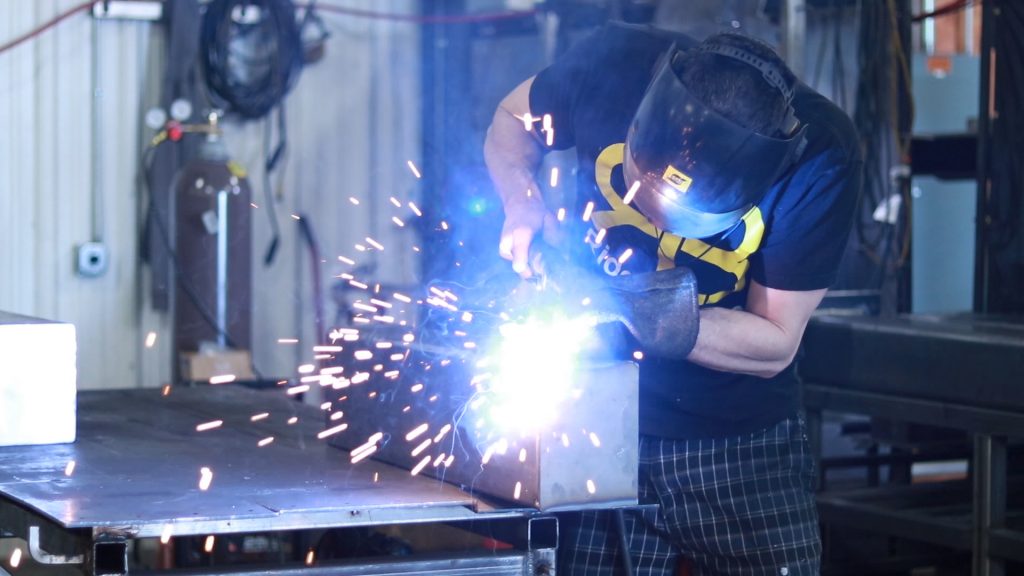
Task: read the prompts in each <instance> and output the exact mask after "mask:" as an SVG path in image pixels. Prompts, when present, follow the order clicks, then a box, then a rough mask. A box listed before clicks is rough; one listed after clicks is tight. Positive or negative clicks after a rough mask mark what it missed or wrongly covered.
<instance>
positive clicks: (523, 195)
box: [484, 79, 544, 206]
mask: <svg viewBox="0 0 1024 576" xmlns="http://www.w3.org/2000/svg"><path fill="white" fill-rule="evenodd" d="M531 84H532V79H531V80H527V81H526V82H523V83H522V84H520V85H519V86H518V87H517V88H516V89H515V90H513V91H512V92H511V93H510V94H509V95H508V96H506V97H505V99H504V100H502V102H501V104H500V105H499V106H498V109H497V110H496V111H495V113H494V118H493V119H492V121H491V127H490V128H489V129H488V130H487V139H486V140H485V141H484V162H485V163H486V164H487V170H488V172H490V175H491V179H492V180H493V181H494V187H495V190H496V191H497V193H498V196H499V197H500V198H501V202H502V204H503V205H504V206H508V205H509V204H510V203H514V202H540V203H543V201H542V198H541V195H540V190H539V189H537V188H538V187H537V186H536V184H535V179H534V175H535V174H536V173H537V170H538V168H539V167H540V163H541V160H542V159H543V156H544V154H543V150H542V149H541V147H540V145H539V143H538V142H537V140H536V138H535V137H534V136H533V134H532V133H531V132H529V131H527V130H526V127H525V125H524V124H523V121H522V117H523V116H524V115H525V114H528V113H529V111H530V108H529V90H530V85H531Z"/></svg>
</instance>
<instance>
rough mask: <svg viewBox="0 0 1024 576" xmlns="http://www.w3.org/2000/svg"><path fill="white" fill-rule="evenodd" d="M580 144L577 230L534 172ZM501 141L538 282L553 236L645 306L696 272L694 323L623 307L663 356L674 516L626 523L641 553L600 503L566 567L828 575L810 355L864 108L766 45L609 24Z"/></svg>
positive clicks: (643, 382)
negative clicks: (812, 443)
mask: <svg viewBox="0 0 1024 576" xmlns="http://www.w3.org/2000/svg"><path fill="white" fill-rule="evenodd" d="M545 116H547V118H545ZM527 127H529V130H527ZM571 147H575V148H576V152H577V157H578V162H579V167H578V173H577V174H578V182H577V188H578V190H577V200H576V202H577V206H576V214H577V215H583V214H586V216H587V218H586V220H585V222H584V221H583V219H582V218H575V219H574V220H575V221H577V222H583V224H582V225H583V226H585V227H586V229H585V230H582V231H580V232H581V233H579V234H577V233H576V232H574V233H572V234H568V235H566V234H561V235H560V234H558V229H559V223H558V222H557V221H556V219H555V218H554V216H553V215H552V213H551V212H550V211H549V210H548V209H547V208H546V207H545V203H544V199H543V198H542V197H541V194H540V188H539V187H538V186H537V184H536V178H535V175H536V173H537V170H538V168H539V166H540V163H541V160H542V157H543V155H544V154H545V153H546V152H547V151H549V150H561V149H567V148H571ZM484 152H485V158H486V161H487V166H488V169H489V171H490V174H491V177H492V179H493V181H494V184H495V187H496V189H497V192H498V194H499V195H500V197H501V200H502V202H503V205H504V209H505V222H504V226H503V230H502V234H501V244H500V246H499V251H500V253H501V255H502V256H503V257H504V258H506V259H510V260H511V261H512V266H513V269H514V270H516V271H517V272H518V273H519V274H520V275H521V276H523V277H529V276H531V275H533V274H536V273H537V270H535V269H534V268H533V266H532V265H531V263H532V262H533V261H532V260H531V254H532V251H531V247H536V245H538V244H540V243H541V241H542V240H543V241H546V242H547V243H548V244H552V245H560V247H561V249H562V250H565V251H568V252H570V253H578V252H579V251H581V250H582V251H583V252H584V256H585V258H581V257H578V254H577V257H576V258H574V260H575V261H576V262H577V263H579V262H583V261H586V262H589V263H593V266H594V267H595V270H596V271H599V273H600V275H601V276H604V277H605V279H602V280H601V282H607V283H608V285H609V286H612V287H616V286H618V288H620V289H617V290H613V292H614V293H615V294H619V295H623V294H624V295H625V296H624V298H626V299H629V300H634V301H635V302H633V303H634V304H635V303H640V304H642V303H643V302H644V301H645V299H648V298H650V297H652V295H654V294H656V293H657V290H656V288H658V287H663V285H664V284H665V282H664V281H663V280H662V281H659V279H664V278H671V279H672V282H679V283H686V282H692V281H693V280H692V279H693V278H695V279H696V290H694V291H692V292H691V293H692V294H693V298H694V299H695V300H696V302H695V303H694V304H695V305H694V306H692V307H690V308H686V307H684V308H683V310H689V312H685V313H680V312H676V314H675V316H677V317H673V318H659V317H657V316H658V315H657V314H656V313H652V310H651V309H652V306H647V307H645V306H627V307H625V309H628V310H632V311H633V313H632V317H627V318H624V320H626V321H627V322H626V324H627V325H628V326H629V328H630V332H632V333H633V336H634V337H635V341H634V345H636V346H638V347H640V349H641V351H643V352H644V353H645V355H644V357H643V360H642V361H641V362H640V432H641V438H640V478H639V481H640V499H641V502H642V503H654V504H658V506H657V508H656V511H645V512H635V513H627V514H625V515H624V522H623V524H624V527H623V529H624V532H625V535H626V537H627V541H628V546H627V548H628V550H627V551H626V553H625V554H624V553H623V552H622V550H621V549H620V548H621V547H620V546H619V545H618V542H619V540H618V538H619V534H618V533H617V530H616V526H615V522H614V521H613V518H614V516H613V515H611V514H608V513H601V512H588V513H584V514H583V515H582V517H581V518H580V519H579V525H578V526H574V527H572V529H571V530H569V531H567V532H568V534H567V539H566V540H563V542H562V546H561V549H562V552H561V558H560V564H559V570H560V571H564V572H565V573H569V574H587V575H594V574H613V573H617V572H620V571H621V572H622V573H633V574H675V573H677V572H676V571H677V570H678V569H679V566H680V563H681V561H682V559H684V558H685V559H686V562H688V563H689V566H690V567H692V569H693V571H694V572H695V573H697V574H744V575H761V574H763V575H773V576H780V575H781V576H787V575H791V576H796V575H804V574H817V573H818V571H819V566H820V550H821V544H820V538H819V532H818V524H817V512H816V510H815V505H814V499H813V494H812V485H813V482H814V480H813V479H814V475H815V472H814V462H813V458H812V456H811V454H810V452H809V449H808V442H807V438H806V433H805V428H804V422H803V420H802V418H801V416H800V411H799V408H800V405H799V391H798V382H797V378H796V376H795V373H794V369H793V360H794V357H795V355H796V352H797V348H798V346H799V343H800V339H801V336H802V334H803V331H804V328H805V326H806V324H807V321H808V318H809V317H810V315H811V313H812V311H813V310H814V309H815V308H816V307H817V306H818V304H819V303H820V302H821V299H822V297H823V296H824V294H825V291H826V289H827V288H828V287H829V285H830V284H831V283H832V282H833V281H834V279H835V276H836V272H837V268H838V265H839V260H840V256H841V254H842V252H843V249H844V246H845V244H846V240H847V236H848V234H849V230H850V225H851V222H852V216H853V213H854V208H855V206H856V202H857V195H858V193H859V189H860V180H861V176H860V172H861V158H860V152H859V147H858V141H857V137H856V134H855V131H854V129H853V126H852V124H851V122H850V121H849V119H848V118H847V117H846V115H845V114H844V113H843V112H842V111H841V110H840V109H839V108H838V107H836V106H834V105H833V104H832V103H831V102H829V101H828V100H827V99H826V98H824V97H823V96H821V95H819V94H817V93H816V92H814V91H813V90H811V89H810V88H808V87H807V86H805V85H802V84H799V83H798V82H797V81H796V78H795V77H794V75H793V73H792V72H791V71H790V70H789V69H788V68H787V67H786V65H785V64H784V63H783V62H782V60H781V59H780V58H779V57H778V55H777V54H775V52H774V51H773V50H772V49H771V48H770V47H768V46H767V45H765V44H763V43H761V42H759V41H756V40H754V39H751V38H748V37H745V36H742V35H739V34H734V33H726V34H718V35H714V36H711V37H709V38H707V39H706V40H704V41H703V42H700V43H698V42H696V41H695V40H693V39H692V38H689V37H686V36H682V35H675V34H671V33H668V32H662V31H658V30H655V29H651V28H640V27H633V26H627V25H622V24H610V25H607V26H605V27H603V28H602V29H600V30H599V31H598V32H596V33H595V34H593V35H591V36H590V37H588V38H586V39H584V40H582V41H581V42H579V43H578V44H577V45H576V46H574V47H573V48H572V49H570V50H569V51H568V52H567V53H566V54H565V55H564V56H563V57H562V58H560V59H559V60H558V61H557V62H556V63H555V64H553V65H552V66H550V67H548V68H546V69H545V70H543V71H541V72H540V73H539V74H537V75H536V76H534V77H532V78H530V79H528V80H526V81H525V82H523V83H522V84H520V85H519V86H518V87H517V88H516V89H514V90H513V91H512V92H511V93H509V94H508V95H507V96H506V97H505V99H504V100H503V101H502V102H501V104H500V106H499V108H498V110H497V111H496V112H495V115H494V119H493V122H492V124H491V127H490V131H489V133H488V136H487V140H486V143H485V149H484ZM589 203H592V205H590V206H589V209H588V204H589ZM564 228H565V226H564V225H563V226H562V229H563V231H564ZM561 237H568V238H570V240H565V239H564V238H561ZM584 237H585V238H586V242H585V243H584V242H583V241H582V238H584ZM680 268H687V269H689V270H691V271H692V273H693V274H692V276H690V275H689V274H688V273H686V271H683V273H682V274H680V270H679V269H680ZM666 275H671V276H666ZM601 276H598V275H597V274H595V275H594V277H595V278H601ZM626 280H628V282H625V283H624V281H626ZM648 286H650V287H652V288H651V289H650V290H647V289H645V287H648ZM638 310H639V311H640V312H637V311H638ZM644 311H646V312H644ZM627 316H629V314H627ZM655 325H659V328H658V329H655V328H653V326H655ZM669 325H671V326H672V327H675V328H676V329H674V330H665V329H663V328H664V327H665V326H669ZM652 508H653V507H652ZM645 510H646V509H645ZM624 561H628V564H629V568H628V570H627V569H626V567H625V563H626V562H624Z"/></svg>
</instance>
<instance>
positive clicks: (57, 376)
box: [0, 312, 78, 446]
mask: <svg viewBox="0 0 1024 576" xmlns="http://www.w3.org/2000/svg"><path fill="white" fill-rule="evenodd" d="M77 353H78V344H77V340H76V338H75V326H74V325H73V324H65V323H61V322H50V321H48V320H40V319H38V318H30V317H28V316H21V315H18V314H11V313H8V312H0V446H16V445H27V444H59V443H66V442H74V441H75V424H76V416H75V414H76V398H77V396H76V393H77V387H76V378H77V369H76V364H75V362H76V357H77Z"/></svg>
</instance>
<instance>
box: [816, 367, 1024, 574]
mask: <svg viewBox="0 0 1024 576" xmlns="http://www.w3.org/2000/svg"><path fill="white" fill-rule="evenodd" d="M804 406H805V409H806V410H807V418H808V428H809V431H810V434H811V442H812V445H813V446H814V450H815V452H816V453H817V454H818V455H819V456H820V454H821V440H820V435H821V423H822V412H823V411H826V410H832V411H838V412H853V413H859V414H865V415H870V416H874V417H879V418H886V419H890V420H895V421H899V422H908V423H916V424H925V425H933V426H942V427H948V428H955V429H959V430H964V431H967V432H969V433H971V434H973V436H974V456H973V462H972V467H971V469H972V476H973V485H971V486H970V487H969V489H970V491H971V502H972V504H973V506H972V510H973V514H972V518H971V521H970V523H969V524H965V523H962V522H956V521H954V520H950V519H939V518H935V517H933V516H928V515H926V514H921V513H917V512H914V511H909V510H897V509H892V508H890V507H887V506H884V505H881V504H878V503H872V502H871V499H870V495H873V494H877V493H878V490H877V489H873V490H866V491H863V492H862V493H860V494H858V493H828V492H826V493H823V494H821V495H819V498H818V508H819V513H820V515H821V519H822V521H823V522H824V523H826V524H828V523H835V524H842V525H846V526H852V527H861V528H869V529H870V530H872V531H875V532H879V531H881V532H884V533H886V534H888V535H890V536H894V537H901V538H907V539H912V540H917V541H924V542H930V543H934V544H938V545H942V546H948V547H950V548H954V549H959V550H964V551H968V550H969V551H971V553H972V558H973V560H972V573H973V574H974V575H975V576H1002V575H1003V574H1005V561H1006V560H1014V561H1020V562H1024V532H1019V531H1014V530H1010V529H1008V528H1007V526H1006V513H1007V507H1006V495H1007V474H1006V471H1007V467H1006V464H1007V462H1006V454H1007V442H1008V436H1011V435H1013V436H1020V435H1022V434H1024V414H1022V413H1020V412H1015V411H1009V410H999V409H994V408H987V407H975V406H966V405H963V404H953V403H949V402H942V401H939V400H926V399H917V398H908V397H905V396H899V395H896V394H885V393H879V392H867V391H861V390H852V389H847V388H844V387H841V386H838V385H829V384H821V383H808V384H805V385H804ZM965 489H967V487H965Z"/></svg>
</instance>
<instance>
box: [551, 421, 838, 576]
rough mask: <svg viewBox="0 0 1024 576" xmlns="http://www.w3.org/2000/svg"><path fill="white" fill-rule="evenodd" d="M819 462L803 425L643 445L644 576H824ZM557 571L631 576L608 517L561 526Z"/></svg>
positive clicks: (639, 568)
mask: <svg viewBox="0 0 1024 576" xmlns="http://www.w3.org/2000/svg"><path fill="white" fill-rule="evenodd" d="M814 474H815V470H814V459H813V457H812V456H811V453H810V449H809V446H808V441H807V435H806V427H805V424H804V421H803V418H791V419H788V420H783V421H782V422H780V423H779V424H777V425H775V426H773V427H772V428H768V429H766V430H762V431H759V432H756V433H753V434H747V435H743V436H739V437H733V438H717V439H706V440H671V439H665V438H655V437H641V439H640V502H641V503H643V504H657V505H658V507H657V509H641V510H640V511H637V510H627V511H626V512H625V514H624V520H625V529H626V535H627V538H628V541H629V549H630V554H631V556H632V564H633V573H634V574H636V575H637V576H646V575H654V574H657V575H663V576H670V575H674V574H677V570H678V568H677V567H678V566H679V564H680V562H688V563H689V564H690V566H691V568H692V573H693V574H698V575H718V574H728V575H758V576H760V575H764V576H804V575H808V574H818V572H819V568H820V556H821V539H820V534H819V532H818V514H817V509H816V508H815V503H814V493H813V486H814ZM561 525H562V526H563V528H562V535H563V536H562V541H561V542H560V545H559V558H558V572H559V573H561V574H570V575H573V576H576V575H584V574H585V575H587V576H594V575H612V574H622V573H623V570H622V564H621V562H622V561H621V559H620V558H619V533H618V531H617V529H616V523H615V521H614V518H613V516H612V514H611V513H609V512H583V513H580V514H571V515H566V517H564V518H561Z"/></svg>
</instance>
